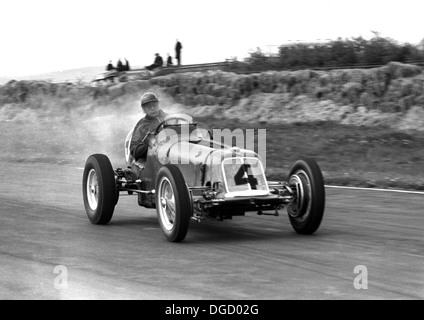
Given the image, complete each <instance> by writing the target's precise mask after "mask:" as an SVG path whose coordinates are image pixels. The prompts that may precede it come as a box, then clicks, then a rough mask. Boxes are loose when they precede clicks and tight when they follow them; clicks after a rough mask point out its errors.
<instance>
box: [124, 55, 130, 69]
mask: <svg viewBox="0 0 424 320" xmlns="http://www.w3.org/2000/svg"><path fill="white" fill-rule="evenodd" d="M125 71H130V63H129V62H128V60H127V58H125Z"/></svg>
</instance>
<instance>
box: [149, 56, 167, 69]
mask: <svg viewBox="0 0 424 320" xmlns="http://www.w3.org/2000/svg"><path fill="white" fill-rule="evenodd" d="M155 56H156V58H155V61H154V62H153V64H151V65H150V66H147V67H146V69H147V70H153V69H156V68H159V67H162V66H163V59H162V57H161V56H160V55H159V53H155Z"/></svg>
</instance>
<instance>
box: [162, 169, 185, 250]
mask: <svg viewBox="0 0 424 320" xmlns="http://www.w3.org/2000/svg"><path fill="white" fill-rule="evenodd" d="M156 212H157V216H158V220H159V224H160V226H161V228H162V231H163V233H164V235H165V237H166V239H167V240H168V241H171V242H180V241H182V240H184V238H185V237H186V235H187V231H188V226H189V222H190V218H191V216H192V206H191V198H190V193H189V191H188V188H187V185H186V183H185V180H184V177H183V175H182V173H181V171H180V169H179V168H178V167H176V166H174V165H166V166H163V167H162V168H161V169H160V170H159V172H158V175H157V178H156Z"/></svg>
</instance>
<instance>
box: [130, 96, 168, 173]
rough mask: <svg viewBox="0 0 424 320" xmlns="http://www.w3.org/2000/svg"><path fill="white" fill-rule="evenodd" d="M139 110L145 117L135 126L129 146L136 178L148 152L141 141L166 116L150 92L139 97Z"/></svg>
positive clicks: (146, 146) (157, 100) (155, 97)
mask: <svg viewBox="0 0 424 320" xmlns="http://www.w3.org/2000/svg"><path fill="white" fill-rule="evenodd" d="M141 108H142V109H143V111H144V113H145V114H146V115H145V116H144V117H143V118H141V119H140V121H139V122H138V123H137V124H136V126H135V128H134V132H133V136H132V138H131V145H130V153H131V155H132V156H133V157H134V159H136V162H137V163H136V165H135V166H133V170H134V171H135V173H136V175H137V176H140V169H141V167H142V164H143V163H144V162H145V160H146V156H147V150H148V145H147V143H145V142H144V141H143V139H144V137H145V136H146V134H147V133H149V132H153V131H155V130H156V128H157V127H158V126H159V124H161V123H162V122H163V120H164V118H165V116H166V115H167V113H165V112H164V111H163V110H162V109H161V108H160V106H159V99H158V97H157V96H156V95H155V94H154V93H152V92H147V93H145V94H144V95H143V96H142V97H141ZM138 164H141V166H140V165H138Z"/></svg>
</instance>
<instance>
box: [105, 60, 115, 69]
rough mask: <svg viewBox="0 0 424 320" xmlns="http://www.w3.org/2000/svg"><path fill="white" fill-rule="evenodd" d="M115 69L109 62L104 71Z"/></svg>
mask: <svg viewBox="0 0 424 320" xmlns="http://www.w3.org/2000/svg"><path fill="white" fill-rule="evenodd" d="M114 69H115V68H114V67H113V64H112V61H109V63H108V65H107V66H106V71H112V70H114Z"/></svg>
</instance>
